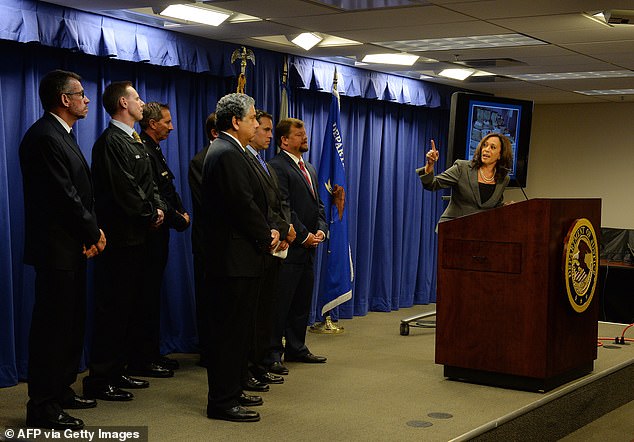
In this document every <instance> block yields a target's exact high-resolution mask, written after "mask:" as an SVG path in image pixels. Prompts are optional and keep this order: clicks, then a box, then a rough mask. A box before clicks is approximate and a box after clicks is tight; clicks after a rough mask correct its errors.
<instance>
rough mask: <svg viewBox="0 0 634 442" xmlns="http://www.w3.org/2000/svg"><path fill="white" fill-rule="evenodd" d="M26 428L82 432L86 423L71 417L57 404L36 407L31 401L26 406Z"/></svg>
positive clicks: (51, 403)
mask: <svg viewBox="0 0 634 442" xmlns="http://www.w3.org/2000/svg"><path fill="white" fill-rule="evenodd" d="M26 426H27V427H30V428H51V429H55V430H81V429H82V428H84V422H83V421H82V420H81V419H77V418H76V417H73V416H70V415H69V414H68V413H66V412H65V411H64V410H62V408H61V407H60V405H59V404H58V403H56V402H44V403H42V404H39V405H35V404H34V403H33V401H29V402H27V404H26Z"/></svg>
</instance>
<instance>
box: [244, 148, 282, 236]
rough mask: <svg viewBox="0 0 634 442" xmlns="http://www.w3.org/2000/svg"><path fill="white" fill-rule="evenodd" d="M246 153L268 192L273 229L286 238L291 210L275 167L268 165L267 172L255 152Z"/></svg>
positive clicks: (269, 218) (270, 219)
mask: <svg viewBox="0 0 634 442" xmlns="http://www.w3.org/2000/svg"><path fill="white" fill-rule="evenodd" d="M245 154H246V156H247V158H248V159H249V163H250V165H251V167H252V168H253V170H254V171H255V173H256V174H257V175H258V179H259V180H260V183H261V184H262V187H263V188H264V191H265V192H266V200H267V202H268V205H269V213H268V214H267V219H268V221H269V225H270V226H271V228H272V229H276V230H277V231H278V232H280V239H284V238H286V235H288V230H289V229H290V225H289V223H290V222H291V210H290V207H288V203H287V202H286V201H285V200H283V199H282V195H281V194H280V188H279V181H278V178H277V174H276V173H275V169H273V168H272V167H268V173H267V171H266V170H264V168H263V167H262V165H261V164H260V163H259V162H258V160H257V158H256V157H255V155H253V153H251V152H249V150H248V149H247V150H246V152H245Z"/></svg>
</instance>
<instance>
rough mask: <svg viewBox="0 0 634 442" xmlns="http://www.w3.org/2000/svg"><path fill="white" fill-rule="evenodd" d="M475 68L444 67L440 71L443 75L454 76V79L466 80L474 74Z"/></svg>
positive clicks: (440, 74)
mask: <svg viewBox="0 0 634 442" xmlns="http://www.w3.org/2000/svg"><path fill="white" fill-rule="evenodd" d="M473 72H474V70H473V69H443V70H442V71H440V72H439V73H438V75H439V76H441V77H446V78H452V79H454V80H460V81H462V80H464V79H465V78H467V77H469V76H471V75H472V74H473Z"/></svg>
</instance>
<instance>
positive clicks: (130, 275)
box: [84, 81, 167, 401]
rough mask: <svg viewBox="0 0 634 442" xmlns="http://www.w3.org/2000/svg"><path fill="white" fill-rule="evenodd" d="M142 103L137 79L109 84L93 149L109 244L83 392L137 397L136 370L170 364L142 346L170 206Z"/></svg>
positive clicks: (98, 269) (98, 279)
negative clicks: (147, 138) (154, 256)
mask: <svg viewBox="0 0 634 442" xmlns="http://www.w3.org/2000/svg"><path fill="white" fill-rule="evenodd" d="M143 104H144V103H143V100H141V97H139V94H138V93H137V91H136V90H135V89H134V88H133V87H132V83H131V82H129V81H121V82H114V83H111V84H110V85H108V87H106V89H105V90H104V93H103V106H104V108H105V109H106V112H108V114H109V115H110V116H111V117H112V119H111V121H110V124H109V125H108V127H107V128H106V130H105V131H104V132H103V133H102V134H101V136H100V137H99V138H98V139H97V141H96V142H95V145H94V146H93V149H92V172H93V178H94V183H95V205H96V211H97V216H98V217H99V222H100V223H102V224H103V226H104V229H106V231H107V232H109V235H108V240H109V244H108V246H109V247H108V249H107V250H106V252H105V253H103V254H102V255H101V256H99V258H98V259H97V260H96V263H95V307H96V309H95V321H94V331H93V340H92V354H91V358H90V374H89V376H87V377H85V378H84V395H86V396H87V397H91V398H97V399H103V400H109V401H129V400H132V399H133V397H134V395H133V394H132V393H130V392H128V391H126V390H122V389H121V388H122V387H123V388H147V387H148V386H149V383H148V382H147V381H145V380H140V379H135V378H131V377H129V376H128V375H129V374H144V375H150V376H155V377H158V376H161V375H162V374H164V372H166V371H167V370H165V369H164V368H162V367H160V366H156V365H155V364H147V363H146V360H147V357H148V355H146V354H144V352H143V348H142V347H141V346H140V342H141V341H142V339H143V336H144V334H143V330H142V327H143V325H144V324H143V322H142V318H143V317H144V314H143V309H144V306H143V299H144V297H146V295H145V290H147V289H148V287H147V284H146V282H147V274H148V265H149V262H150V261H149V257H148V244H147V243H148V235H149V232H150V229H156V228H158V227H159V226H160V225H161V224H162V222H163V216H164V215H163V210H164V209H165V205H164V204H163V202H162V201H161V199H160V197H159V194H158V190H157V188H156V185H155V184H154V180H153V178H152V166H151V162H150V161H151V160H150V158H149V156H148V154H147V153H146V152H145V150H144V148H143V144H142V143H141V138H140V137H139V134H138V133H137V132H136V131H135V130H134V123H135V122H137V121H140V120H141V118H143ZM126 364H127V373H126V371H125V368H126ZM162 377H165V376H164V375H163V376H162Z"/></svg>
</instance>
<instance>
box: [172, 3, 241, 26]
mask: <svg viewBox="0 0 634 442" xmlns="http://www.w3.org/2000/svg"><path fill="white" fill-rule="evenodd" d="M161 15H164V16H166V17H173V18H178V19H181V20H187V21H192V22H195V23H202V24H204V25H210V26H218V25H220V24H221V23H222V22H224V21H225V20H226V19H228V18H229V17H230V16H231V14H227V13H224V12H219V11H213V10H211V9H208V8H200V7H198V6H191V5H170V6H168V7H167V8H165V9H164V10H163V11H162V12H161Z"/></svg>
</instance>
